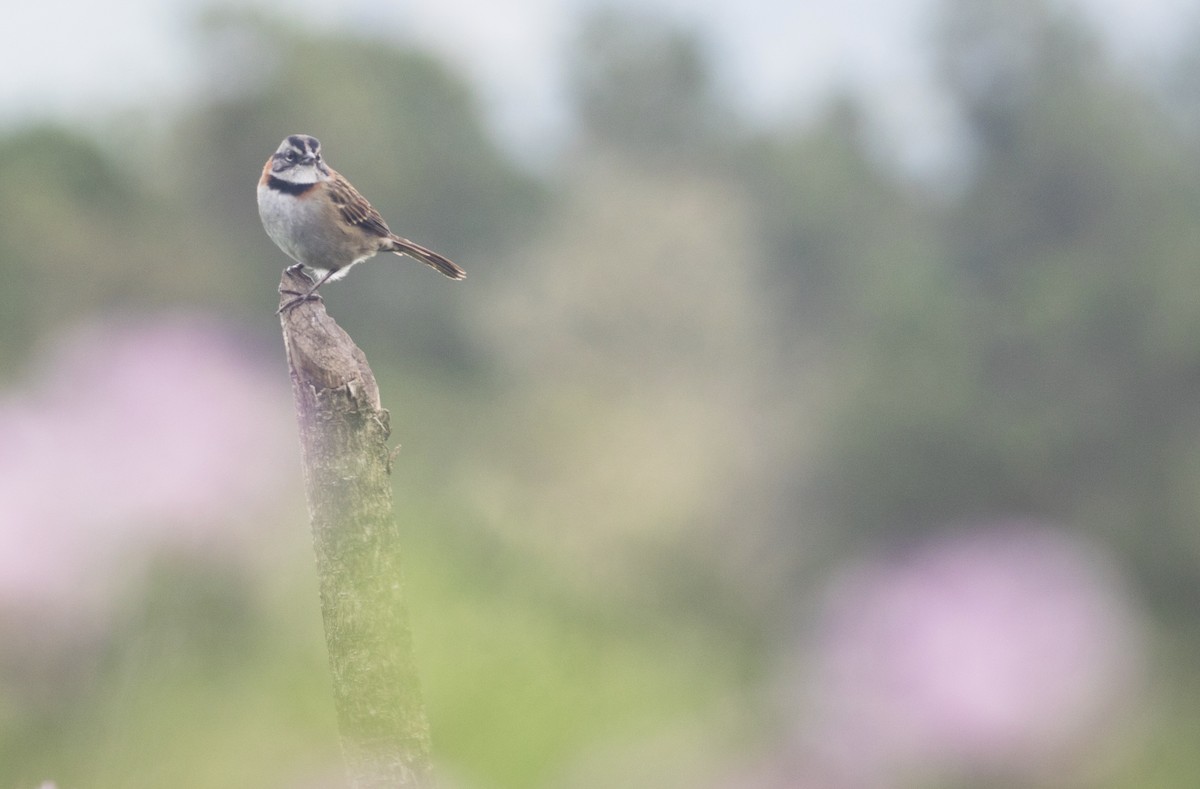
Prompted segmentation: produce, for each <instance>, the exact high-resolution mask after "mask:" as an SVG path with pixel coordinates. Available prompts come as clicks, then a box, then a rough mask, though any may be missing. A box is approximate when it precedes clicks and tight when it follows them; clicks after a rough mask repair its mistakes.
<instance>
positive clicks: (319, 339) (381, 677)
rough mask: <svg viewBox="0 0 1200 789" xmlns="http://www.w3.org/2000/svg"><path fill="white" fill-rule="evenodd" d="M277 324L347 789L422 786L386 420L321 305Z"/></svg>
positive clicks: (290, 275)
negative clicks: (286, 371) (297, 434)
mask: <svg viewBox="0 0 1200 789" xmlns="http://www.w3.org/2000/svg"><path fill="white" fill-rule="evenodd" d="M309 284H310V283H309V280H308V279H307V278H306V277H305V276H304V275H303V274H301V273H300V272H298V271H285V272H284V275H283V280H282V282H281V283H280V290H281V291H283V290H291V291H303V290H306V289H307V287H308V285H309ZM288 298H290V297H289V296H287V295H283V296H282V298H281V300H280V303H281V304H282V303H283V301H285V300H286V299H288ZM280 323H281V324H282V327H283V342H284V347H285V348H286V350H287V360H288V369H289V371H290V373H291V378H292V391H293V394H294V395H295V399H296V417H297V419H298V421H299V424H300V444H301V450H302V457H303V467H304V481H305V486H306V488H307V495H308V510H309V516H310V518H311V520H312V531H313V542H314V544H315V546H316V554H317V575H318V576H319V579H320V588H321V612H322V614H323V616H324V620H325V641H326V645H327V647H328V650H329V666H330V669H331V672H332V675H333V694H334V704H335V706H336V708H337V719H338V726H339V729H340V731H341V737H342V749H343V752H344V754H345V758H346V763H347V770H348V774H349V777H350V785H351V786H352V787H353V789H385V787H386V788H387V789H397V788H399V787H403V788H404V789H409V787H413V788H416V789H425V788H426V787H432V786H433V785H434V776H433V767H432V763H431V759H430V745H429V725H428V723H427V722H426V718H425V709H424V704H423V702H422V699H421V692H420V685H419V682H418V674H417V668H416V661H415V658H414V655H413V647H412V634H411V631H410V629H409V624H408V612H407V607H406V603H405V592H404V583H403V578H402V573H401V567H400V564H401V562H400V557H401V549H400V538H399V530H398V528H397V524H396V520H395V517H394V516H393V513H392V493H391V484H390V479H389V474H390V471H391V468H390V465H391V464H390V455H389V450H388V446H387V438H388V434H389V428H388V412H387V411H385V410H384V409H383V408H382V407H381V406H380V400H379V387H378V385H377V384H376V383H375V376H374V374H373V373H372V372H371V368H370V366H369V365H368V364H367V359H366V356H364V355H363V352H362V351H361V350H359V348H358V346H356V345H355V344H354V342H353V340H351V339H350V336H349V335H348V334H346V332H345V331H343V330H342V328H341V327H340V326H338V325H337V323H335V322H334V320H333V319H332V318H331V317H329V315H328V314H327V313H326V312H325V304H324V303H323V302H322V301H320V300H314V301H306V302H303V303H301V304H299V305H297V306H295V307H293V308H292V309H290V310H287V311H285V312H283V313H282V314H281V315H280Z"/></svg>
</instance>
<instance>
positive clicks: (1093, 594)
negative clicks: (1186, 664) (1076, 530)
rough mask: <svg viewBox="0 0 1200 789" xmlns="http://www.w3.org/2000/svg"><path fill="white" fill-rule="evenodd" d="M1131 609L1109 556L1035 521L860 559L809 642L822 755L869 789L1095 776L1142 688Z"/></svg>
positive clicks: (835, 589)
mask: <svg viewBox="0 0 1200 789" xmlns="http://www.w3.org/2000/svg"><path fill="white" fill-rule="evenodd" d="M1131 608H1132V606H1131V603H1130V601H1129V600H1128V598H1127V597H1126V594H1125V592H1124V589H1123V585H1122V583H1121V582H1120V579H1119V578H1117V577H1116V575H1115V573H1114V571H1113V569H1112V567H1111V565H1110V564H1109V563H1108V562H1107V561H1106V560H1105V557H1104V556H1103V555H1102V553H1101V552H1100V551H1098V550H1096V549H1095V548H1094V547H1093V546H1090V545H1088V544H1087V543H1086V542H1084V541H1083V540H1081V539H1078V538H1076V537H1072V536H1070V535H1068V534H1066V533H1064V532H1061V531H1056V530H1053V529H1050V528H1046V527H1042V526H1038V525H1036V524H1032V523H1027V522H1007V523H1000V524H995V525H992V526H989V527H987V528H981V529H974V530H970V531H966V532H955V533H949V534H946V535H944V536H942V537H940V538H938V539H935V540H931V541H929V542H927V543H925V544H923V545H919V546H916V547H914V548H912V549H911V550H908V551H904V552H901V553H897V554H895V555H891V556H887V557H884V558H880V559H875V560H871V561H864V562H862V563H861V564H859V565H858V566H855V567H852V568H849V569H847V570H845V571H844V572H842V573H841V574H840V576H839V577H838V578H837V579H836V581H835V583H834V584H833V585H832V587H831V594H830V597H829V602H828V606H827V608H826V610H825V616H824V622H823V627H822V628H821V629H820V630H819V631H818V633H817V634H816V635H815V638H814V642H813V643H812V645H811V648H812V656H813V663H812V675H811V699H812V701H813V716H812V721H811V724H812V726H813V732H812V739H813V741H814V742H813V744H814V745H815V748H816V750H817V751H818V753H820V754H821V759H820V761H822V762H823V763H826V764H827V765H833V766H835V768H836V769H835V774H838V775H840V776H841V777H842V778H843V779H847V778H848V779H852V780H851V783H852V784H854V785H866V786H887V785H894V784H896V783H899V784H901V785H904V784H905V783H906V781H905V780H903V779H904V776H908V777H909V778H911V777H913V776H924V777H928V776H939V777H940V780H941V781H946V780H949V781H950V783H951V784H953V783H954V782H955V780H956V776H957V777H962V776H967V777H970V776H976V777H979V776H996V775H1001V776H1007V778H1008V779H1009V780H1010V781H1016V780H1018V779H1021V778H1032V777H1034V776H1037V775H1039V774H1041V773H1045V772H1050V773H1051V774H1057V775H1060V776H1061V775H1062V774H1065V773H1063V771H1064V770H1065V771H1068V772H1069V771H1071V770H1076V771H1078V770H1081V769H1082V767H1083V763H1082V762H1080V761H1079V757H1080V756H1081V755H1083V754H1089V753H1090V759H1089V761H1096V760H1098V756H1099V755H1098V752H1097V751H1098V745H1097V744H1098V743H1100V742H1102V741H1103V736H1104V735H1105V734H1111V731H1110V724H1111V723H1112V721H1113V720H1114V719H1116V720H1118V721H1119V720H1120V719H1121V716H1120V715H1119V713H1120V712H1121V711H1122V709H1121V708H1122V705H1123V704H1126V703H1128V702H1129V701H1130V700H1131V699H1132V697H1133V693H1132V691H1133V690H1134V689H1135V688H1136V686H1137V680H1138V677H1139V669H1140V651H1141V650H1140V644H1139V635H1138V631H1137V627H1136V624H1135V620H1134V617H1133V614H1132V611H1131ZM934 783H937V781H935V782H934Z"/></svg>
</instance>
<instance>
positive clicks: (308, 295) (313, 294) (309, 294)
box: [275, 263, 336, 315]
mask: <svg viewBox="0 0 1200 789" xmlns="http://www.w3.org/2000/svg"><path fill="white" fill-rule="evenodd" d="M299 265H300V264H299V263H297V264H296V266H299ZM296 266H290V267H288V271H291V270H292V269H293V268H295V267H296ZM335 273H336V269H330V270H329V271H326V272H325V273H324V274H323V275H322V276H321V278H320V279H319V280H317V281H316V282H315V283H314V284H313V286H312V287H311V288H309V289H308V290H307V291H306V292H304V293H300V292H298V291H292V290H281V291H280V293H286V294H288V295H294V296H295V298H294V299H288V300H287V301H285V302H284V303H283V304H281V305H279V309H277V310H275V314H276V315H279V314H281V313H284V312H287V311H288V310H290V309H292V308H293V307H295V306H296V305H297V304H300V303H302V302H305V301H319V300H320V298H321V297H320V296H318V295H317V289H318V288H320V287H321V286H322V285H324V284H325V282H326V281H327V280H328V279H329V278H330V277H332V276H333V275H334V274H335ZM304 276H305V277H307V276H308V274H305V275H304Z"/></svg>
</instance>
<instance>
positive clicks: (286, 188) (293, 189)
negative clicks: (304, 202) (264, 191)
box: [267, 175, 316, 196]
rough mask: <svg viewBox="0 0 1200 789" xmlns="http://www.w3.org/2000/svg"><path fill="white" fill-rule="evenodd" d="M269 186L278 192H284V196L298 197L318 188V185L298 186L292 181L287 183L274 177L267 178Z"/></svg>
mask: <svg viewBox="0 0 1200 789" xmlns="http://www.w3.org/2000/svg"><path fill="white" fill-rule="evenodd" d="M267 186H269V187H271V188H272V189H274V190H275V191H276V192H283V193H284V194H289V195H297V196H298V195H302V194H304V193H305V192H307V191H308V190H309V189H312V188H313V187H314V186H316V183H311V184H297V183H293V182H291V181H285V180H283V179H282V178H276V177H275V176H273V175H272V176H270V177H269V178H267Z"/></svg>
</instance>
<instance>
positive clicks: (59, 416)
mask: <svg viewBox="0 0 1200 789" xmlns="http://www.w3.org/2000/svg"><path fill="white" fill-rule="evenodd" d="M287 387H288V384H287V376H286V372H285V369H284V367H283V362H282V360H281V359H279V360H277V359H272V358H269V357H266V358H264V357H263V356H262V355H261V354H256V353H253V352H251V351H250V350H249V348H248V347H247V343H246V341H245V339H244V338H243V337H241V336H239V335H238V333H237V332H236V331H234V330H233V329H231V328H229V327H227V326H223V325H221V324H220V323H218V322H217V321H216V320H215V319H208V318H203V317H182V316H169V317H164V318H157V319H149V318H148V319H142V320H135V321H126V322H122V323H104V324H97V325H92V326H88V327H86V328H82V329H79V330H77V331H75V332H74V333H72V334H71V335H70V336H68V337H66V338H65V339H64V340H63V341H62V342H60V343H59V344H58V345H57V346H56V347H55V348H54V349H52V350H51V351H50V352H48V353H45V354H43V355H42V357H41V361H40V366H39V369H38V370H37V371H36V373H35V375H34V376H33V380H31V381H30V382H29V383H28V384H27V385H26V386H25V387H24V388H23V389H22V390H19V391H15V392H9V393H8V394H7V395H5V396H2V397H0V609H3V608H12V607H17V608H25V607H33V608H38V607H41V606H46V605H50V606H52V607H55V608H58V609H60V610H61V609H65V608H73V607H77V606H79V605H88V604H95V603H96V599H95V598H96V597H97V596H103V594H104V593H105V591H106V590H107V589H109V588H110V587H111V586H112V582H113V581H114V580H115V579H117V578H119V577H120V576H122V575H125V574H128V573H129V570H130V569H131V567H130V565H129V561H130V560H131V559H134V558H137V557H140V556H142V555H143V554H144V553H145V552H147V551H151V552H152V551H154V550H156V549H161V548H164V547H185V548H189V549H195V548H205V549H221V548H222V547H223V546H226V547H227V546H229V545H230V544H231V543H236V542H237V541H238V540H240V539H244V538H245V537H246V535H247V534H248V532H249V529H250V528H251V527H252V526H253V525H254V521H255V520H256V519H257V518H259V517H262V516H264V515H265V514H267V513H269V512H270V510H271V507H272V506H273V505H274V504H275V503H277V502H278V501H279V500H280V498H281V496H282V494H283V493H284V492H285V491H287V490H289V489H290V487H291V486H293V485H294V482H295V480H296V478H297V477H298V462H297V456H296V445H295V438H294V435H295V432H294V429H293V426H292V423H291V420H292V416H291V414H292V410H291V406H290V404H289V393H288V388H287Z"/></svg>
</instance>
